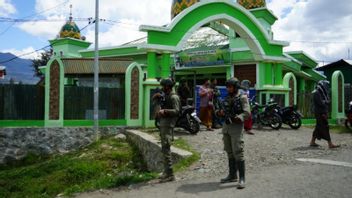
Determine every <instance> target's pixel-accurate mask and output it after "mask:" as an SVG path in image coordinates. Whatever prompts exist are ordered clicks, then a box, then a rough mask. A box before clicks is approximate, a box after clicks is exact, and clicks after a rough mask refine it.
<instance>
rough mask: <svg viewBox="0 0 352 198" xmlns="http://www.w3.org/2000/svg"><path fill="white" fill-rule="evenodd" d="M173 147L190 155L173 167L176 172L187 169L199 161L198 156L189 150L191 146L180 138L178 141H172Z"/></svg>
mask: <svg viewBox="0 0 352 198" xmlns="http://www.w3.org/2000/svg"><path fill="white" fill-rule="evenodd" d="M173 146H175V147H178V148H180V149H184V150H186V151H189V152H191V153H192V156H190V157H188V158H185V159H183V160H181V161H180V162H178V163H177V164H175V165H174V170H175V171H176V172H178V171H183V170H185V169H186V168H187V167H189V166H190V165H192V164H193V163H194V162H196V161H198V160H199V159H200V154H199V153H198V152H196V151H195V150H193V149H192V148H191V146H190V145H189V144H188V143H187V142H186V140H184V139H182V138H178V139H176V140H174V142H173Z"/></svg>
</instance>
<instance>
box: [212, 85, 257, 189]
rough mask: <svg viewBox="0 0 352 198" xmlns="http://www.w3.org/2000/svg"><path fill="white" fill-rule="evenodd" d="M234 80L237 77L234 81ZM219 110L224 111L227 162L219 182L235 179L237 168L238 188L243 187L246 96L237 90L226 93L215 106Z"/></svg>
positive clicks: (233, 180) (246, 115) (248, 109)
mask: <svg viewBox="0 0 352 198" xmlns="http://www.w3.org/2000/svg"><path fill="white" fill-rule="evenodd" d="M236 80H237V79H235V80H234V81H236ZM236 86H237V85H236ZM238 87H239V86H238ZM220 110H223V111H224V112H225V123H224V126H223V128H222V133H223V142H224V150H225V151H226V153H227V156H228V163H229V175H228V176H227V177H226V178H223V179H221V183H226V182H235V181H237V170H238V171H239V176H240V181H239V186H238V188H244V175H245V163H244V141H243V121H244V120H245V119H247V118H248V116H249V115H250V106H249V102H248V98H247V96H246V95H242V94H240V93H239V92H237V93H236V94H235V95H233V96H231V95H228V96H227V97H226V98H225V99H224V101H223V102H222V105H220V106H218V107H217V108H216V114H217V115H218V113H219V111H220Z"/></svg>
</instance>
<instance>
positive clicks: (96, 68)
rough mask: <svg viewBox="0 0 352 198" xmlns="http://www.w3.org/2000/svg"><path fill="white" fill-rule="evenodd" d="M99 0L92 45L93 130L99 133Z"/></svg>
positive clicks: (98, 136) (96, 4)
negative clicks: (93, 44)
mask: <svg viewBox="0 0 352 198" xmlns="http://www.w3.org/2000/svg"><path fill="white" fill-rule="evenodd" d="M98 42H99V0H95V47H94V55H95V56H94V132H95V135H96V138H97V139H99V138H100V133H99V50H98V47H99V45H98V44H99V43H98Z"/></svg>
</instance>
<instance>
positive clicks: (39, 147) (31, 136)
mask: <svg viewBox="0 0 352 198" xmlns="http://www.w3.org/2000/svg"><path fill="white" fill-rule="evenodd" d="M119 132H120V128H118V127H101V128H100V134H101V136H107V135H116V134H117V133H119ZM94 140H95V133H94V130H93V128H92V127H65V128H0V165H4V164H9V163H11V162H14V161H19V160H22V159H23V158H25V157H26V156H27V155H28V153H33V154H37V155H50V154H55V153H67V152H69V151H73V150H77V149H79V148H81V147H84V146H87V145H88V144H90V143H92V142H93V141H94Z"/></svg>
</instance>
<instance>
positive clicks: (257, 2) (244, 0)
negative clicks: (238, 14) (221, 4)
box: [237, 0, 266, 9]
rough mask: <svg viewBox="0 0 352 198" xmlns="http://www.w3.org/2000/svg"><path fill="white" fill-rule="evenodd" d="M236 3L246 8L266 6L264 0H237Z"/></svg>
mask: <svg viewBox="0 0 352 198" xmlns="http://www.w3.org/2000/svg"><path fill="white" fill-rule="evenodd" d="M237 3H239V4H240V5H242V6H243V7H245V8H246V9H253V8H261V7H265V6H266V2H265V0H237Z"/></svg>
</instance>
